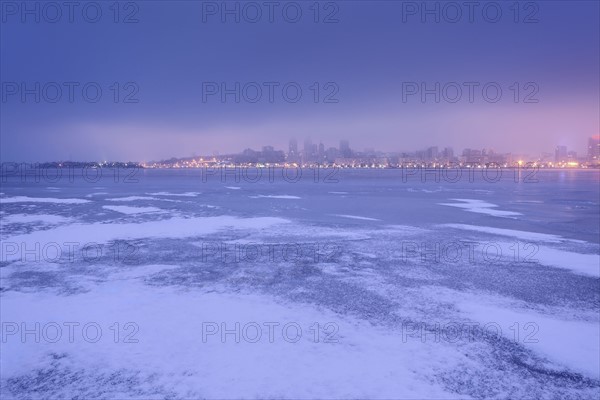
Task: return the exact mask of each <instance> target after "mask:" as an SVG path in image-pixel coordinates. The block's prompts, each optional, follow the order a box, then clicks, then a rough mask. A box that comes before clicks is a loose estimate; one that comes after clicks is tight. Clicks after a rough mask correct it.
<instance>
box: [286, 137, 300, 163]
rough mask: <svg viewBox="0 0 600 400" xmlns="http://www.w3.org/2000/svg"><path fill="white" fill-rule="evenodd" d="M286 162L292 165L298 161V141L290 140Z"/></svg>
mask: <svg viewBox="0 0 600 400" xmlns="http://www.w3.org/2000/svg"><path fill="white" fill-rule="evenodd" d="M287 160H288V162H293V163H296V162H298V161H300V154H298V141H297V140H296V139H295V138H292V139H290V145H289V147H288V156H287Z"/></svg>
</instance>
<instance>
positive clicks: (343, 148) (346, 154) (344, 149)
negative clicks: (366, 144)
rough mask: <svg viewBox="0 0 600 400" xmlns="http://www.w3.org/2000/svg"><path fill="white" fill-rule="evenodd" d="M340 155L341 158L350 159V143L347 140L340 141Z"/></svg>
mask: <svg viewBox="0 0 600 400" xmlns="http://www.w3.org/2000/svg"><path fill="white" fill-rule="evenodd" d="M340 154H341V156H342V157H343V158H351V157H352V150H351V149H350V142H349V141H347V140H341V141H340Z"/></svg>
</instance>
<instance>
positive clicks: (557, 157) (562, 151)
mask: <svg viewBox="0 0 600 400" xmlns="http://www.w3.org/2000/svg"><path fill="white" fill-rule="evenodd" d="M568 157H569V156H568V152H567V146H556V149H555V150H554V161H555V162H557V163H560V162H566V161H567V160H568Z"/></svg>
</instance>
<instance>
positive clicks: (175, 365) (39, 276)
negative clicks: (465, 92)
mask: <svg viewBox="0 0 600 400" xmlns="http://www.w3.org/2000/svg"><path fill="white" fill-rule="evenodd" d="M557 173H560V172H556V171H548V172H543V173H540V182H538V183H535V184H520V185H516V184H515V183H514V182H512V181H508V182H497V183H489V182H474V183H470V182H462V183H457V184H451V183H439V182H438V183H436V182H427V183H422V182H420V181H417V182H403V181H402V180H401V179H400V178H399V173H398V172H397V171H394V170H383V171H374V170H369V171H342V172H341V173H340V175H339V182H337V183H331V184H326V183H323V182H319V183H315V182H313V181H311V180H307V181H299V182H297V183H290V182H285V181H281V182H280V181H275V182H258V183H250V182H244V181H241V182H235V186H232V185H233V180H232V181H231V182H221V181H220V180H219V179H217V178H215V179H214V180H213V181H210V180H209V181H208V182H202V181H201V180H200V179H199V172H198V174H196V172H194V171H189V172H186V173H184V174H181V173H178V175H173V176H171V172H170V171H144V173H143V176H142V177H141V178H140V182H139V183H135V184H133V183H129V184H124V183H115V182H111V181H108V182H104V181H103V182H101V186H98V183H96V184H91V183H86V182H75V183H71V182H64V183H63V184H61V182H56V183H54V182H53V183H52V186H51V187H48V185H47V184H44V185H42V184H33V183H31V184H23V183H22V182H19V181H18V180H15V181H10V180H9V181H8V182H7V183H3V185H2V194H1V195H0V204H1V207H2V209H1V214H0V218H1V221H2V230H1V232H0V235H1V236H0V237H1V239H2V246H1V247H2V248H1V254H0V256H1V259H0V278H1V285H0V286H1V289H0V290H1V291H0V311H1V314H0V315H1V322H2V343H1V345H2V352H1V353H0V366H1V382H0V385H1V389H0V394H1V397H2V399H12V398H14V399H26V398H27V399H29V398H35V399H38V398H39V399H42V398H85V399H88V398H107V399H108V398H113V399H124V398H133V399H151V398H156V399H162V398H173V399H184V398H215V399H216V398H219V399H222V398H290V399H291V398H294V399H297V398H305V399H316V398H336V399H338V398H375V399H377V398H378V399H384V398H385V399H389V398H398V399H402V398H422V399H435V398H437V399H449V398H452V399H455V398H589V399H596V398H598V396H600V316H599V312H600V290H599V289H600V251H599V242H598V240H599V210H600V204H599V189H598V179H599V177H598V171H580V172H576V173H575V172H572V173H571V174H572V178H573V179H570V180H569V179H566V180H563V181H561V183H557V182H556V181H555V180H553V179H550V178H552V176H551V175H552V174H557ZM544 174H548V175H544ZM374 175H375V177H376V178H377V179H373V178H374ZM575 175H576V176H575ZM545 177H548V179H545ZM557 185H561V186H560V187H559V188H558V189H557ZM409 189H410V190H409Z"/></svg>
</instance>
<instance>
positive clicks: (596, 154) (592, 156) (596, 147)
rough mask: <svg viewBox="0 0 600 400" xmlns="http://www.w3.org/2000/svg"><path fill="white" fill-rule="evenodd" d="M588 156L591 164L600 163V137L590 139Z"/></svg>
mask: <svg viewBox="0 0 600 400" xmlns="http://www.w3.org/2000/svg"><path fill="white" fill-rule="evenodd" d="M587 156H588V161H590V162H594V161H595V162H598V161H600V135H596V136H592V137H591V138H589V139H588V148H587Z"/></svg>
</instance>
